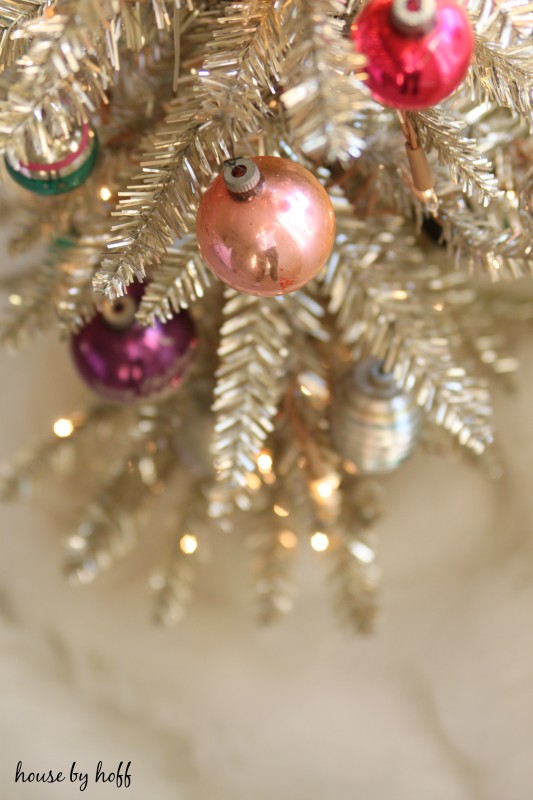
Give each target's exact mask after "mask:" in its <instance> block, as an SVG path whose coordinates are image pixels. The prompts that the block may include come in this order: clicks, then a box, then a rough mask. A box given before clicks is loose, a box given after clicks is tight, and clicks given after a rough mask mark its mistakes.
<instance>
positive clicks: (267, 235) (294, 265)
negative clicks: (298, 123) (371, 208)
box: [196, 156, 335, 296]
mask: <svg viewBox="0 0 533 800" xmlns="http://www.w3.org/2000/svg"><path fill="white" fill-rule="evenodd" d="M196 236H197V239H198V246H199V248H200V252H201V254H202V256H203V258H204V259H205V261H206V262H207V265H208V266H209V267H210V268H211V270H212V271H213V272H214V273H215V275H216V276H217V277H218V278H220V280H221V281H223V282H224V283H226V284H227V285H228V286H231V287H232V288H233V289H237V290H238V291H240V292H245V293H246V294H253V295H261V296H269V295H279V294H286V293H288V292H294V291H295V290H296V289H299V288H300V287H302V286H304V285H305V284H306V283H307V282H308V281H310V280H311V279H312V278H314V277H315V276H316V275H317V274H318V272H319V271H320V269H321V268H322V267H323V265H324V264H325V262H326V259H327V258H328V256H329V254H330V252H331V249H332V247H333V242H334V238H335V216H334V213H333V206H332V204H331V201H330V199H329V197H328V194H327V192H326V190H325V189H324V188H323V186H321V184H320V183H319V182H318V181H317V179H316V178H315V177H314V176H313V175H312V174H311V173H310V172H309V171H308V170H306V169H304V168H303V167H301V166H299V165H298V164H294V163H293V162H292V161H288V160H287V159H285V158H274V157H266V156H265V157H257V158H254V159H247V158H238V159H233V160H232V161H229V162H226V165H225V168H224V172H223V174H222V175H219V176H218V177H217V178H216V179H215V180H214V181H213V183H212V184H211V186H210V187H209V188H208V190H207V191H206V192H205V194H204V195H203V197H202V200H201V202H200V207H199V209H198V217H197V221H196Z"/></svg>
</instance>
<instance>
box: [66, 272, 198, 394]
mask: <svg viewBox="0 0 533 800" xmlns="http://www.w3.org/2000/svg"><path fill="white" fill-rule="evenodd" d="M143 293H144V287H143V286H142V285H141V284H138V283H135V284H132V285H131V286H130V287H129V288H128V293H127V294H126V295H125V297H122V298H119V299H118V300H116V301H115V302H114V303H113V304H110V305H109V306H108V307H107V308H105V309H104V310H102V312H99V313H97V314H96V315H95V316H94V317H93V319H92V320H91V321H90V322H89V323H88V324H87V325H85V327H84V328H82V329H81V330H80V331H79V332H78V333H77V334H75V335H74V336H73V337H72V339H71V352H72V357H73V359H74V363H75V364H76V367H77V369H78V372H79V374H80V376H81V377H82V378H83V380H84V381H85V382H86V383H87V385H88V386H90V388H91V389H92V390H93V391H94V392H96V393H97V394H99V395H100V396H101V397H103V398H105V399H107V400H112V401H116V402H119V403H131V402H134V401H135V400H139V399H143V398H153V397H155V396H158V395H163V394H166V393H168V392H171V391H175V390H176V389H178V388H179V386H180V385H181V383H182V381H183V377H184V375H185V373H186V372H187V369H188V367H189V364H190V362H191V360H192V357H193V355H194V352H195V349H196V345H197V339H196V332H195V327H194V323H193V320H192V318H191V317H190V315H189V314H188V313H187V312H186V311H182V312H180V313H179V314H177V315H176V316H174V317H172V319H170V320H168V322H165V323H163V322H159V321H157V322H155V323H154V324H153V325H151V326H149V327H144V326H143V325H141V324H140V323H139V322H137V321H136V320H135V312H136V310H137V307H138V305H139V302H140V299H141V297H142V295H143Z"/></svg>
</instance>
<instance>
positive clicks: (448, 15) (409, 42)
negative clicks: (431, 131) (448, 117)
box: [351, 0, 474, 110]
mask: <svg viewBox="0 0 533 800" xmlns="http://www.w3.org/2000/svg"><path fill="white" fill-rule="evenodd" d="M351 35H352V39H353V41H354V43H355V47H356V49H357V50H358V51H359V52H360V53H362V54H363V55H364V56H366V58H367V64H366V67H365V69H366V72H367V73H368V78H367V81H366V82H367V85H368V86H369V88H370V90H371V92H372V94H373V96H374V97H375V98H376V100H379V101H380V102H381V103H384V104H385V105H389V106H393V107H394V108H401V109H406V110H414V109H417V108H428V107H429V106H434V105H435V104H436V103H440V101H441V100H444V98H446V97H448V96H449V95H450V94H451V93H452V92H453V91H454V89H456V88H457V87H458V86H459V84H460V83H461V82H462V81H463V79H464V77H465V75H466V73H467V71H468V66H469V64H470V59H471V56H472V50H473V46H474V39H473V35H472V28H471V26H470V22H469V20H468V17H467V15H466V12H465V11H463V9H462V8H461V7H460V6H458V5H457V3H455V2H454V0H370V2H369V3H368V4H367V5H366V6H365V7H364V8H363V10H362V11H361V13H360V14H359V15H358V16H357V17H356V19H355V22H354V24H353V25H352V32H351Z"/></svg>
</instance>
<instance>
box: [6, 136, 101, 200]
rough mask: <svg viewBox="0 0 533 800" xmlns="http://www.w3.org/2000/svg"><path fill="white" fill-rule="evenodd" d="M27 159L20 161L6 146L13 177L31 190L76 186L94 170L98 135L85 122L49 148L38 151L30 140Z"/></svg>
mask: <svg viewBox="0 0 533 800" xmlns="http://www.w3.org/2000/svg"><path fill="white" fill-rule="evenodd" d="M31 145H32V147H31V149H30V153H29V155H30V160H28V161H27V162H25V163H21V162H20V161H19V160H18V159H17V157H16V156H15V154H14V152H13V151H12V150H9V149H8V150H7V152H6V157H5V163H6V168H7V171H8V173H9V175H10V176H11V177H12V178H13V180H14V181H15V182H16V183H18V184H19V186H22V187H23V188H24V189H28V190H29V191H30V192H34V193H36V194H42V195H58V194H64V193H65V192H70V191H71V189H76V188H77V187H78V186H81V184H82V183H83V182H84V181H85V180H86V179H87V178H88V177H89V175H90V174H91V172H92V171H93V168H94V165H95V163H96V157H97V155H98V139H97V137H96V133H95V132H94V131H93V130H92V128H91V127H90V126H89V125H88V124H85V125H83V126H82V127H81V128H79V129H78V130H76V131H74V132H73V133H72V134H71V138H70V139H68V140H65V139H62V138H59V137H58V138H56V139H54V141H53V142H52V143H51V144H49V150H48V152H42V151H38V150H37V147H38V142H35V143H34V142H32V143H31Z"/></svg>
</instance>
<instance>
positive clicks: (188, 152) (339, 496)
mask: <svg viewBox="0 0 533 800" xmlns="http://www.w3.org/2000/svg"><path fill="white" fill-rule="evenodd" d="M370 2H371V3H372V2H375V0H370ZM380 2H381V0H380ZM395 3H396V6H398V7H399V6H400V5H401V4H398V1H397V0H395ZM408 5H409V4H408ZM448 5H449V3H448ZM415 6H416V4H415ZM362 7H363V4H362V3H360V2H359V1H358V0H355V2H353V0H349V1H348V2H345V3H343V2H341V0H243V2H237V3H235V2H224V1H223V0H220V2H218V1H215V0H175V1H174V2H171V0H58V1H57V2H55V3H54V2H51V1H49V0H45V2H40V1H36V0H2V2H1V4H0V9H1V11H0V18H1V22H0V24H1V31H2V35H1V38H0V64H1V70H2V74H1V79H0V80H1V87H0V91H1V100H0V146H1V149H2V152H3V154H4V156H5V159H4V160H3V167H2V177H3V180H4V191H3V197H2V201H1V202H2V216H3V218H4V219H5V220H7V221H8V224H9V225H10V226H11V228H10V234H9V247H10V251H11V254H12V255H17V254H19V253H21V252H25V251H31V250H32V249H34V252H35V259H34V267H33V268H31V269H29V270H26V271H24V272H22V273H20V272H18V271H16V270H15V269H14V270H13V271H12V272H11V274H10V275H9V276H8V277H7V278H5V279H4V280H3V282H2V290H3V295H4V300H5V302H4V311H5V313H4V316H3V321H2V326H1V332H0V337H1V340H2V342H3V344H4V345H5V346H6V347H7V348H9V349H15V348H18V347H19V346H20V345H21V344H22V343H23V342H26V341H27V340H29V339H31V337H32V336H34V335H36V334H38V333H39V332H40V331H42V330H44V329H45V328H47V327H49V326H54V325H55V326H58V328H59V332H60V334H61V335H62V336H63V337H64V338H65V339H69V338H73V339H74V340H75V339H76V337H77V336H80V334H81V333H82V332H83V331H84V330H87V327H88V326H89V325H91V324H93V322H94V319H95V315H96V316H101V315H102V314H103V315H104V316H105V315H106V314H107V315H108V316H109V315H115V316H114V317H113V319H114V320H115V324H116V327H117V328H118V329H120V327H121V325H122V322H121V321H120V319H119V318H120V317H121V315H123V314H127V310H128V309H127V308H126V309H125V306H124V303H125V299H126V298H128V297H131V287H132V286H137V285H138V283H139V282H141V283H144V282H146V286H145V288H144V293H143V294H142V297H141V298H140V301H139V303H138V307H136V306H134V307H133V313H135V314H136V321H137V322H136V323H135V322H132V319H130V320H129V321H128V320H126V323H125V324H139V325H141V326H145V328H146V329H148V330H149V329H154V328H157V327H158V326H159V328H158V329H161V328H162V324H163V323H164V325H169V324H170V322H169V321H170V320H171V318H175V317H179V316H180V314H183V312H186V313H188V314H190V315H191V317H192V319H193V320H194V324H195V326H196V331H197V334H198V335H197V338H198V347H197V350H196V353H195V357H194V361H192V362H191V364H190V365H189V366H188V367H187V370H186V374H185V378H184V380H183V382H181V376H180V380H179V381H178V380H176V381H174V383H173V386H172V388H173V389H174V391H172V392H167V393H166V394H164V395H163V396H162V397H160V396H159V395H158V396H154V397H152V396H147V397H144V398H140V399H138V400H137V402H135V403H114V402H107V401H98V399H97V398H95V402H94V404H93V405H92V406H91V407H89V408H87V409H85V410H78V411H75V412H73V413H69V414H64V416H61V417H59V418H58V419H57V420H56V422H55V423H54V426H53V430H52V431H51V432H50V435H49V437H47V438H45V440H44V441H43V442H42V444H41V445H40V446H39V447H37V448H35V449H33V450H32V451H31V452H25V453H21V455H20V456H18V457H16V458H14V459H13V461H12V463H11V464H10V465H9V466H7V467H6V468H5V470H4V472H3V475H2V479H1V483H0V493H1V495H2V497H3V498H4V499H5V500H10V499H12V498H15V497H17V496H20V495H23V494H24V495H26V494H27V492H28V489H29V488H31V486H32V485H33V484H34V482H35V481H38V480H40V479H41V478H44V477H47V476H48V475H49V473H50V472H51V471H54V472H56V474H57V475H58V476H59V475H61V476H62V477H65V475H66V473H68V471H69V470H70V471H71V473H72V470H76V468H77V466H79V465H80V464H81V463H83V464H84V465H86V464H91V465H92V466H93V468H94V470H95V481H96V483H97V485H98V487H99V488H98V490H97V494H96V496H94V497H93V498H91V499H90V500H89V502H88V505H87V509H86V511H85V513H83V514H82V515H81V517H80V520H79V521H78V522H77V524H75V525H74V527H73V530H72V531H71V532H70V535H69V536H68V539H67V557H66V569H67V572H68V575H69V576H70V577H71V578H72V580H74V581H81V582H83V583H87V582H90V581H92V580H93V579H95V578H96V577H97V576H98V575H99V574H100V573H101V572H102V571H104V570H107V569H109V568H110V567H112V566H113V564H114V563H115V562H116V561H117V560H118V559H121V558H123V557H125V556H127V554H128V552H129V551H130V550H131V548H132V547H133V546H134V545H135V541H136V537H137V529H138V525H139V522H140V520H141V518H142V519H144V510H145V508H146V506H147V505H148V504H149V503H150V502H151V501H154V502H155V503H156V504H157V502H158V499H159V498H160V496H161V494H162V492H164V491H165V489H168V487H171V486H172V485H173V482H174V481H176V480H178V481H179V480H188V481H190V482H191V493H190V502H189V504H188V506H187V507H186V508H183V507H182V508H176V509H174V511H173V514H172V515H171V519H170V520H169V523H168V524H169V526H170V527H172V528H173V529H174V530H177V531H178V536H177V541H176V544H175V550H174V553H173V555H172V558H171V560H170V562H169V563H168V565H166V566H164V567H163V568H161V569H158V570H157V571H156V572H155V574H152V575H151V576H150V582H151V584H152V586H153V588H154V590H155V593H156V615H157V618H158V619H160V620H161V621H164V622H166V623H171V622H173V621H177V620H179V619H180V618H181V617H182V615H183V613H184V610H185V607H186V606H187V604H188V603H189V601H190V599H191V597H192V589H193V584H194V580H195V576H196V573H197V570H196V565H197V564H198V563H199V562H200V561H201V559H202V556H203V555H204V553H205V552H206V551H207V550H208V542H209V537H212V536H216V535H223V534H231V532H232V531H233V530H234V527H235V523H236V519H237V517H239V516H243V517H244V518H245V520H246V528H247V530H248V531H249V536H248V540H247V542H246V544H247V545H248V546H249V547H250V548H251V549H252V550H253V553H254V570H255V571H254V576H255V584H256V587H257V596H258V601H259V606H260V616H261V619H263V620H265V621H269V620H271V619H274V618H275V617H276V616H278V615H280V614H282V613H284V612H286V611H287V610H289V609H290V608H291V604H292V595H293V583H292V579H291V562H292V560H293V556H294V555H295V554H296V552H297V547H298V546H301V545H302V544H303V543H304V541H305V540H307V541H309V542H310V545H311V546H312V547H313V548H314V549H315V550H317V551H325V552H324V558H327V559H329V560H330V563H331V565H332V574H333V578H334V581H333V584H334V587H335V591H336V592H337V595H338V603H337V607H338V609H339V612H340V614H341V616H342V617H343V618H345V619H346V620H348V621H349V622H350V623H352V624H353V625H354V626H355V627H356V628H357V629H359V630H362V631H369V630H371V629H372V627H373V623H374V622H375V619H376V616H377V612H378V600H377V596H378V591H379V568H378V566H377V563H376V541H375V523H376V520H377V519H378V518H379V515H380V514H381V513H382V505H383V502H382V500H383V498H382V495H383V489H382V486H381V484H380V483H379V482H378V480H379V476H380V475H384V474H386V473H390V472H391V471H393V470H395V469H398V468H400V467H401V464H402V462H403V461H404V460H405V459H406V458H407V457H408V456H409V455H410V454H411V453H412V452H413V450H414V449H415V448H416V447H423V448H426V449H427V450H429V451H430V452H435V453H440V454H443V455H449V454H450V452H451V451H452V450H453V449H459V450H461V451H462V452H464V454H465V456H466V457H468V458H470V459H471V460H472V462H473V463H477V464H480V465H481V466H483V467H484V468H485V469H486V471H487V474H488V478H495V477H498V475H499V473H500V467H499V464H498V457H497V450H496V447H495V445H494V421H493V415H492V403H491V383H492V382H493V381H495V380H499V381H503V382H504V383H506V384H509V383H510V381H511V379H512V373H513V372H514V371H515V369H516V368H517V363H516V359H515V358H514V357H513V355H512V353H511V352H510V351H509V349H508V344H507V332H508V330H509V328H510V326H512V325H514V326H517V325H518V326H519V325H520V324H523V323H524V322H527V321H528V320H530V319H531V318H532V317H533V303H532V302H531V301H530V300H529V297H530V296H531V295H530V286H529V284H530V281H531V272H532V268H533V241H532V233H533V172H532V170H533V138H532V137H531V125H532V123H533V9H532V7H531V4H530V3H528V2H526V0H470V2H468V3H467V4H466V6H465V11H466V13H467V15H468V17H469V19H470V24H471V26H472V31H473V53H472V56H471V59H470V64H469V67H468V71H467V74H466V77H465V79H464V81H462V82H461V83H460V85H459V87H458V88H456V89H455V90H454V91H453V92H451V94H450V95H449V97H447V98H446V99H444V100H443V101H442V102H440V103H438V104H437V105H432V106H431V107H428V108H420V104H418V109H417V110H412V109H411V110H409V108H408V107H404V108H402V109H394V108H392V107H390V106H388V105H383V104H382V103H380V102H379V99H378V95H377V93H376V91H374V90H372V91H371V88H372V87H371V85H370V80H369V76H370V75H371V73H372V68H373V66H375V64H374V65H373V64H372V63H371V56H370V55H368V54H367V55H366V56H365V55H364V54H363V53H362V52H357V51H356V49H355V47H354V44H353V43H352V41H351V39H350V28H351V27H352V26H353V25H354V20H355V26H357V24H358V22H357V20H358V19H359V16H358V15H359V14H360V13H361V9H362ZM425 7H426V3H421V4H419V6H416V8H415V7H411V9H410V10H411V11H413V8H414V11H415V12H416V13H418V12H420V13H421V9H422V10H424V9H425ZM436 8H437V11H438V8H439V4H438V3H437V4H436ZM399 13H400V12H398V14H399ZM432 13H433V14H434V13H436V12H435V7H434V8H433V11H432ZM398 18H399V17H398ZM391 19H392V17H391ZM397 33H398V32H397ZM422 40H423V36H422V38H420V35H418V39H417V38H416V37H413V38H412V41H417V42H418V43H419V44H420V43H421V42H422ZM378 66H379V65H378ZM427 69H429V68H427ZM403 77H404V78H405V75H404V76H403ZM396 83H397V85H399V84H398V81H397V82H396ZM406 91H407V89H406ZM265 155H267V156H275V157H278V158H282V159H286V160H288V161H291V162H297V163H298V164H300V165H302V166H303V167H305V168H306V169H307V170H309V171H310V172H312V173H313V174H314V175H315V176H316V178H318V180H319V181H320V182H321V183H322V185H323V186H324V187H325V189H326V190H327V192H328V193H329V196H330V199H331V202H332V204H333V209H334V212H335V219H336V238H335V244H334V247H333V250H332V252H331V255H330V257H329V259H328V261H327V263H326V264H325V266H324V267H323V269H322V271H321V272H320V273H319V274H318V276H317V277H316V278H314V279H313V280H311V281H309V282H308V283H307V284H306V285H305V286H303V288H300V289H298V290H297V291H295V292H292V293H288V294H287V293H285V294H280V295H278V296H273V297H265V296H260V295H251V294H241V293H239V292H237V291H235V290H234V289H231V288H228V287H224V286H223V284H221V283H220V282H219V281H217V280H216V278H214V277H213V275H212V273H211V272H210V271H209V269H208V268H207V266H206V264H205V262H204V260H203V259H202V257H201V255H200V252H199V250H198V245H197V241H196V236H195V220H196V215H197V210H198V205H199V203H200V201H201V198H202V195H203V192H204V190H205V189H206V188H207V187H209V186H210V185H211V184H212V182H213V180H214V179H215V178H216V176H217V175H218V174H219V173H220V171H221V170H222V167H223V164H224V162H226V161H228V160H231V159H232V158H234V157H235V156H242V157H245V158H253V157H256V156H265ZM50 165H52V166H50ZM21 186H22V188H21ZM28 189H33V193H32V192H31V191H28ZM44 195H47V196H44ZM269 264H270V262H269ZM270 269H274V267H273V266H272V264H270ZM511 283H513V286H510V284H511ZM117 320H118V322H117ZM66 346H67V345H66ZM178 383H179V386H178V385H177V384H178ZM67 477H68V475H67ZM154 566H157V565H154Z"/></svg>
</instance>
